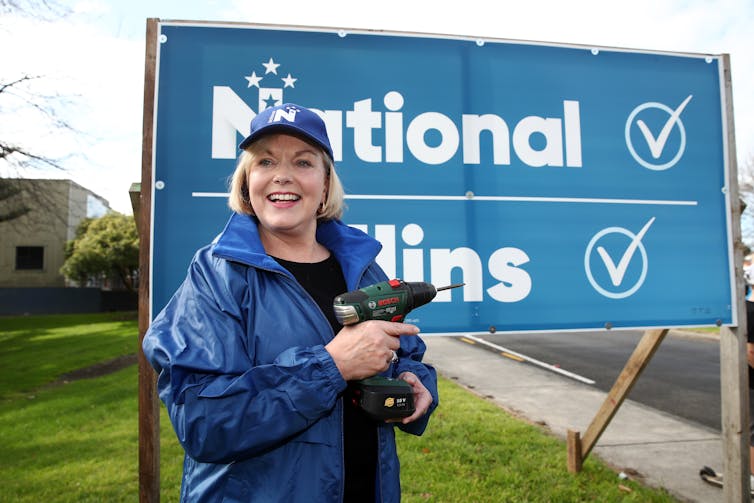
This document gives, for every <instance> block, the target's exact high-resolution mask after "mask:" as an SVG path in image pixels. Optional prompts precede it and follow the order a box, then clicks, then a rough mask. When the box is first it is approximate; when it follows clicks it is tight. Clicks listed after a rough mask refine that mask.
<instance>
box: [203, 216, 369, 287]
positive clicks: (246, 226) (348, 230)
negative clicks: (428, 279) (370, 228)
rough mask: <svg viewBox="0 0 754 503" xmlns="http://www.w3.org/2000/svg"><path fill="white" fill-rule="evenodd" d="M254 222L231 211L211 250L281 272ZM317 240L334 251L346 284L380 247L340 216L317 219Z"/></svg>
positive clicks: (229, 257) (354, 278) (366, 264)
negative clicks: (267, 250) (266, 250)
mask: <svg viewBox="0 0 754 503" xmlns="http://www.w3.org/2000/svg"><path fill="white" fill-rule="evenodd" d="M257 225H258V221H257V219H256V218H255V217H252V216H250V215H242V214H240V213H233V214H232V215H231V217H230V219H229V220H228V223H227V224H226V225H225V229H223V231H222V232H221V233H220V235H219V236H218V237H217V238H215V241H214V246H213V250H212V254H213V255H215V256H218V257H222V258H225V259H228V260H232V261H234V262H241V263H243V264H246V265H250V266H254V267H259V268H262V269H269V270H275V271H281V272H284V271H285V270H284V269H283V268H282V267H281V266H280V265H279V264H278V263H277V261H275V260H274V259H273V258H271V257H270V256H269V255H267V253H265V251H264V247H263V246H262V241H261V240H260V239H259V230H258V228H257ZM317 241H318V242H319V243H320V244H322V245H323V246H325V247H326V248H327V249H328V250H330V252H332V253H333V254H334V255H335V258H336V259H337V260H338V262H339V263H340V266H341V268H342V269H343V275H344V276H345V278H346V282H347V283H348V286H349V288H351V287H352V286H354V285H355V284H356V282H357V281H358V278H359V277H360V276H361V274H362V273H363V272H364V270H365V269H366V268H367V267H368V266H369V265H370V264H371V263H372V262H374V260H375V259H376V258H377V254H378V253H379V252H380V250H381V249H382V245H381V244H380V243H379V241H377V240H376V239H374V238H372V237H370V236H369V235H367V234H365V233H364V232H362V231H360V230H358V229H354V228H353V227H349V226H347V225H346V224H344V223H343V222H341V221H340V220H326V221H324V222H321V223H319V225H317Z"/></svg>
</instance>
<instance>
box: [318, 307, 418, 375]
mask: <svg viewBox="0 0 754 503" xmlns="http://www.w3.org/2000/svg"><path fill="white" fill-rule="evenodd" d="M418 333H419V327H417V326H416V325H410V324H407V323H395V322H392V321H380V320H369V321H364V322H362V323H357V324H356V325H348V326H345V327H343V329H342V330H341V331H340V332H338V334H337V335H336V336H335V338H334V339H333V340H331V341H330V343H329V344H327V345H326V346H325V349H326V350H327V352H328V353H330V356H332V358H333V360H335V365H337V367H338V370H340V374H341V375H342V376H343V379H345V380H346V381H352V380H354V379H364V378H367V377H372V376H373V375H376V374H379V373H380V372H384V371H385V370H387V369H388V367H389V366H390V363H391V361H392V359H393V352H394V351H397V350H398V348H400V346H401V341H400V336H401V335H408V336H411V335H417V334H418ZM412 375H413V374H412Z"/></svg>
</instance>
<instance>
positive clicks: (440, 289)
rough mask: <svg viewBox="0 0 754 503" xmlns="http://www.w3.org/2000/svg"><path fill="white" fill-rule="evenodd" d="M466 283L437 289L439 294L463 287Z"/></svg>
mask: <svg viewBox="0 0 754 503" xmlns="http://www.w3.org/2000/svg"><path fill="white" fill-rule="evenodd" d="M465 284H466V283H456V284H455V285H448V286H441V287H440V288H438V289H437V291H438V292H441V291H443V290H450V289H451V288H458V287H459V286H463V285H465Z"/></svg>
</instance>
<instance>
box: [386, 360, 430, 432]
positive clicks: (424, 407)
mask: <svg viewBox="0 0 754 503" xmlns="http://www.w3.org/2000/svg"><path fill="white" fill-rule="evenodd" d="M398 379H401V380H403V381H406V382H407V383H409V384H410V385H411V389H412V390H413V392H414V409H415V410H414V413H413V414H411V415H410V416H408V417H404V418H399V419H392V420H389V421H388V422H389V423H398V422H400V423H403V424H408V423H410V422H412V421H416V420H417V419H419V418H420V417H422V416H423V415H424V414H426V413H427V411H428V410H429V406H430V405H432V394H431V393H430V392H429V390H428V389H427V388H426V387H425V386H424V384H423V383H422V382H421V380H420V379H419V378H418V377H416V375H415V374H414V373H412V372H403V373H401V375H399V376H398Z"/></svg>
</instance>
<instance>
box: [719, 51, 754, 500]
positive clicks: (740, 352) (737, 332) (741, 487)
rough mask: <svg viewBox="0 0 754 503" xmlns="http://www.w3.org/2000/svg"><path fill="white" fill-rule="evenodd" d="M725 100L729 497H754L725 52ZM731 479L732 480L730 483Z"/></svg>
mask: <svg viewBox="0 0 754 503" xmlns="http://www.w3.org/2000/svg"><path fill="white" fill-rule="evenodd" d="M722 61H723V68H722V69H723V80H724V82H723V83H724V86H723V91H724V98H725V99H724V103H725V117H726V119H727V124H726V128H725V131H726V132H727V142H726V143H727V152H726V160H727V175H728V176H727V189H728V194H729V197H730V209H731V215H730V222H731V231H732V236H731V237H732V241H733V245H734V252H735V257H734V259H735V264H734V266H735V268H734V271H735V280H736V281H735V284H736V296H735V299H734V301H735V302H736V310H737V312H738V327H733V328H729V327H721V328H720V387H721V390H720V398H721V400H722V404H721V409H722V414H721V418H722V441H723V480H725V481H726V482H725V484H724V485H723V501H726V502H732V501H740V502H743V501H746V502H750V501H751V496H750V487H749V486H750V478H749V473H750V471H749V470H750V466H749V390H748V384H749V383H748V372H749V368H748V365H747V358H746V334H747V330H748V327H747V319H746V318H747V317H746V300H744V297H743V293H744V289H745V284H744V279H743V274H742V273H743V248H744V245H743V243H742V242H741V212H742V211H743V208H742V207H741V204H740V203H741V201H740V199H739V196H738V194H739V192H738V168H737V165H736V135H735V128H734V123H733V85H732V80H731V68H730V56H729V55H728V54H723V55H722ZM729 482H730V483H729Z"/></svg>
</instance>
